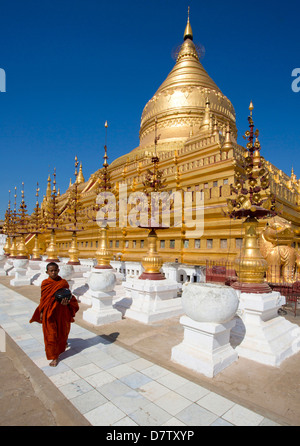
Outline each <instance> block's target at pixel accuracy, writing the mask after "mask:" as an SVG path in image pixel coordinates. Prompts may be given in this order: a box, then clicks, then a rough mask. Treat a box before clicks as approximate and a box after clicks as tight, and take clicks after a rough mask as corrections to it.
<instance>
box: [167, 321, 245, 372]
mask: <svg viewBox="0 0 300 446" xmlns="http://www.w3.org/2000/svg"><path fill="white" fill-rule="evenodd" d="M180 323H181V324H182V325H183V326H184V339H183V341H182V342H181V344H178V345H176V346H175V347H173V348H172V355H171V360H172V361H174V362H176V363H178V364H181V365H183V366H184V367H187V368H189V369H192V370H194V371H196V372H198V373H202V374H203V375H205V376H208V377H209V378H212V377H213V376H215V375H216V374H218V373H220V372H221V371H222V370H224V369H225V368H226V367H228V366H229V365H231V364H232V363H233V362H234V361H236V360H237V359H238V354H237V352H236V351H235V350H234V349H233V348H232V347H231V345H230V343H229V337H230V330H231V329H232V327H233V326H234V325H235V320H231V321H228V322H225V323H223V324H217V323H208V322H196V321H194V320H192V319H191V318H189V317H188V316H182V317H181V318H180Z"/></svg>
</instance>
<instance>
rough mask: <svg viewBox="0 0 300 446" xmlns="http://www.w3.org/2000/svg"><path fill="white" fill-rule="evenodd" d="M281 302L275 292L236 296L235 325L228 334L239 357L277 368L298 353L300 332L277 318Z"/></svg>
mask: <svg viewBox="0 0 300 446" xmlns="http://www.w3.org/2000/svg"><path fill="white" fill-rule="evenodd" d="M284 303H285V298H284V297H283V296H281V295H280V293H278V292H272V293H266V294H251V293H241V294H240V305H239V310H238V315H239V316H238V317H236V320H237V323H236V326H235V328H234V330H233V331H232V337H233V341H234V343H235V344H236V345H237V347H236V350H237V352H238V354H239V356H241V357H244V358H247V359H251V360H253V361H256V362H259V363H262V364H266V365H270V366H275V367H278V366H280V364H281V363H282V361H284V360H285V359H286V358H288V357H289V356H292V355H294V354H295V353H297V352H298V351H300V328H299V326H298V325H296V324H292V323H291V322H289V321H288V320H286V319H285V318H284V317H282V316H279V315H278V309H279V308H280V307H281V305H283V304H284Z"/></svg>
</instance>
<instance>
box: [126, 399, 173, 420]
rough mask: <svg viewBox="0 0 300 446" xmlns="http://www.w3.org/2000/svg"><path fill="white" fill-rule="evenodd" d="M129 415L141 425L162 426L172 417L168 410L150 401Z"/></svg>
mask: <svg viewBox="0 0 300 446" xmlns="http://www.w3.org/2000/svg"><path fill="white" fill-rule="evenodd" d="M129 416H130V418H132V419H133V421H134V422H135V423H137V424H138V425H139V426H161V425H162V424H164V423H166V422H167V421H168V420H169V419H170V418H172V416H171V415H170V414H169V413H168V412H166V411H165V410H163V409H162V408H161V407H159V406H157V405H156V404H155V403H149V404H147V405H146V406H144V407H142V408H140V409H139V410H136V411H135V412H133V413H131V414H130V415H129Z"/></svg>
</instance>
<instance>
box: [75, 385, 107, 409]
mask: <svg viewBox="0 0 300 446" xmlns="http://www.w3.org/2000/svg"><path fill="white" fill-rule="evenodd" d="M70 401H71V403H72V404H73V405H74V406H75V407H76V408H77V409H78V410H79V412H80V413H82V414H85V413H86V412H89V411H90V410H93V409H96V408H97V407H99V406H102V404H105V403H108V400H107V399H106V398H105V397H104V396H103V395H102V394H101V393H99V392H98V391H97V390H96V389H93V390H90V391H89V392H86V393H83V394H82V395H79V396H76V397H74V398H71V399H70Z"/></svg>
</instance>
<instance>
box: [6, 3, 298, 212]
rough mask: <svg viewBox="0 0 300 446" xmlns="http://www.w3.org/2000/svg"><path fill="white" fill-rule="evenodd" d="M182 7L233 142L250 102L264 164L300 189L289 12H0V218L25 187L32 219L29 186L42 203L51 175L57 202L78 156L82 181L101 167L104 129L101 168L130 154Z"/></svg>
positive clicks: (90, 8) (218, 7) (237, 7)
mask: <svg viewBox="0 0 300 446" xmlns="http://www.w3.org/2000/svg"><path fill="white" fill-rule="evenodd" d="M188 6H190V8H191V9H190V21H191V25H192V29H193V34H194V42H195V43H198V44H201V45H203V46H204V48H205V56H204V58H203V60H202V64H203V66H204V68H205V69H206V71H207V72H208V73H209V75H210V76H211V77H212V79H213V80H214V81H215V82H216V84H217V85H218V86H219V88H220V89H221V91H222V92H223V93H224V94H225V95H226V96H227V97H228V98H229V99H230V101H231V102H232V104H233V106H234V108H235V111H236V115H237V127H238V142H239V143H240V144H243V143H244V140H243V139H242V135H243V134H244V132H245V130H247V128H248V121H247V116H248V106H249V102H250V100H253V103H254V107H255V109H254V122H255V125H256V126H257V128H258V129H259V130H260V142H261V145H262V155H263V156H264V157H265V158H266V159H268V160H269V161H270V162H272V163H273V164H275V165H276V166H277V167H279V168H281V169H282V170H283V171H284V172H286V173H288V174H290V172H291V167H292V166H293V167H294V171H295V173H296V175H297V177H300V165H299V150H300V142H299V124H300V92H299V93H295V92H293V91H292V88H291V85H292V81H293V80H294V79H293V78H292V76H291V73H292V71H293V69H294V68H297V67H300V37H299V16H300V6H299V2H297V1H296V0H293V1H286V2H276V1H269V0H261V1H257V0H252V1H251V2H241V1H235V0H228V1H227V2H224V1H222V0H215V1H214V2H201V1H195V0H189V1H187V0H182V1H177V2H174V1H171V0H151V1H150V0H149V1H143V2H141V1H136V0H126V1H120V0H115V1H111V2H104V1H102V0H26V1H24V0H10V1H9V2H5V1H4V0H1V1H0V41H1V46H0V68H2V69H4V70H5V73H6V92H5V93H2V92H1V93H0V148H1V167H2V168H1V176H0V218H3V216H4V213H5V210H6V208H7V202H8V190H9V189H11V190H13V189H14V187H15V186H17V191H18V192H17V193H18V197H17V207H19V203H20V190H21V184H22V181H24V183H25V201H26V204H27V206H28V210H29V212H32V210H33V207H34V204H35V188H36V183H37V182H39V185H40V201H41V199H42V196H43V195H44V194H45V191H46V185H47V178H48V175H49V173H50V174H51V175H52V173H53V170H54V167H55V168H56V173H57V177H56V178H57V187H59V188H60V190H61V192H62V193H63V192H65V190H66V189H67V187H68V184H69V181H70V178H72V180H73V179H74V157H75V155H77V156H78V159H79V161H81V162H82V164H83V174H84V177H85V179H86V180H87V179H88V178H89V176H90V175H91V174H92V173H93V172H95V171H96V170H97V169H99V168H100V167H102V163H103V146H104V144H105V128H104V123H105V121H106V120H107V121H108V125H109V127H108V136H107V145H108V155H109V162H111V161H113V160H114V159H116V158H117V157H118V156H120V155H123V154H125V153H127V152H129V151H131V150H132V149H134V148H135V147H137V146H138V144H139V136H138V135H139V126H140V118H141V114H142V111H143V108H144V106H145V104H146V103H147V101H148V100H149V99H151V97H152V96H153V94H154V93H155V91H156V90H157V88H158V87H159V86H160V85H161V84H162V82H163V81H164V80H165V78H166V77H167V75H168V74H169V72H170V71H171V69H172V68H173V66H174V63H175V61H174V59H172V51H173V50H174V48H176V47H177V46H178V45H180V44H181V43H182V40H183V32H184V29H185V25H186V20H187V9H188ZM299 86H300V82H299ZM12 195H13V194H12ZM11 198H12V197H11Z"/></svg>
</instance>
